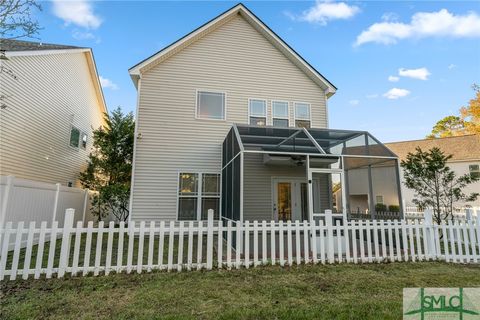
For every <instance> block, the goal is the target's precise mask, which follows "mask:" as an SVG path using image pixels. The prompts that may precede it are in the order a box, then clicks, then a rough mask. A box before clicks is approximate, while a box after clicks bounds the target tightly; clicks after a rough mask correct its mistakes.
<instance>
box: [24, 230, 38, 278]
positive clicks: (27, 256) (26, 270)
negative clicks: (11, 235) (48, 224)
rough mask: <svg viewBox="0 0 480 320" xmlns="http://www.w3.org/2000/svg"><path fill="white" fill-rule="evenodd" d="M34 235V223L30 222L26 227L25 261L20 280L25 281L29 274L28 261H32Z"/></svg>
mask: <svg viewBox="0 0 480 320" xmlns="http://www.w3.org/2000/svg"><path fill="white" fill-rule="evenodd" d="M34 235H35V221H31V222H30V225H29V226H28V234H27V247H26V249H25V259H24V261H23V275H22V279H23V280H27V279H28V274H29V272H30V261H31V259H32V246H33V236H34Z"/></svg>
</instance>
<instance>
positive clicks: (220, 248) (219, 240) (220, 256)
mask: <svg viewBox="0 0 480 320" xmlns="http://www.w3.org/2000/svg"><path fill="white" fill-rule="evenodd" d="M223 229H224V228H223V223H222V222H221V221H219V223H218V234H217V236H218V237H217V267H218V268H219V269H221V268H222V266H223V262H222V260H223Z"/></svg>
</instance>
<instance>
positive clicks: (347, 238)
mask: <svg viewBox="0 0 480 320" xmlns="http://www.w3.org/2000/svg"><path fill="white" fill-rule="evenodd" d="M349 229H350V228H349V225H348V221H347V220H344V221H343V235H344V237H345V261H347V263H350V234H349Z"/></svg>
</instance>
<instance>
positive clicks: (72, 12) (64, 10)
mask: <svg viewBox="0 0 480 320" xmlns="http://www.w3.org/2000/svg"><path fill="white" fill-rule="evenodd" d="M53 13H54V15H56V16H57V17H59V18H60V19H62V20H63V21H65V24H66V25H70V24H74V25H77V26H79V27H83V28H87V29H96V28H98V27H99V26H100V25H101V24H102V19H100V17H99V16H98V15H96V14H95V13H94V11H93V7H92V5H91V3H90V1H88V0H78V1H77V0H75V1H65V0H63V1H62V0H53Z"/></svg>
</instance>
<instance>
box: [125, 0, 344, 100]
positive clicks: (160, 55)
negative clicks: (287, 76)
mask: <svg viewBox="0 0 480 320" xmlns="http://www.w3.org/2000/svg"><path fill="white" fill-rule="evenodd" d="M237 14H238V15H240V16H242V17H243V18H244V19H245V20H246V21H247V22H248V23H249V24H250V25H251V26H252V27H253V28H254V29H256V30H257V31H258V32H260V34H262V35H263V36H264V37H265V38H266V39H267V40H268V41H270V43H272V45H273V46H275V47H276V48H277V49H278V50H280V51H281V52H282V53H283V54H284V55H285V56H286V57H287V58H288V59H289V60H290V61H291V62H292V63H293V64H295V65H296V66H297V67H298V68H300V69H301V70H302V71H303V72H304V73H305V74H306V75H307V76H308V77H309V78H310V79H312V80H313V81H314V82H315V83H316V84H317V85H319V86H320V87H321V88H323V89H324V90H325V92H326V93H327V96H328V97H330V96H332V95H333V94H335V92H336V90H337V88H336V87H335V86H334V85H333V84H332V83H331V82H330V81H328V80H327V79H326V78H325V77H324V76H323V75H322V74H321V73H320V72H318V71H317V70H316V69H315V68H314V67H313V66H312V65H310V64H309V63H308V62H307V61H306V60H305V59H303V58H302V57H301V56H300V55H299V54H298V53H297V52H296V51H295V50H293V49H292V48H291V47H290V46H289V45H288V44H287V43H286V42H285V41H283V40H282V39H281V38H280V37H279V36H278V35H277V34H276V33H275V32H273V31H272V30H271V29H270V28H269V27H268V26H267V25H266V24H265V23H263V22H262V21H261V20H260V19H259V18H258V17H257V16H255V15H254V14H253V13H252V12H251V11H250V10H248V9H247V7H245V6H244V5H243V4H242V3H239V4H237V5H235V6H234V7H232V8H230V9H228V10H227V11H225V12H224V13H222V14H220V15H218V16H217V17H215V18H213V19H212V20H210V21H209V22H207V23H205V24H204V25H202V26H200V27H199V28H197V29H195V30H193V31H192V32H190V33H189V34H187V35H185V36H184V37H182V38H180V39H179V40H177V41H175V42H174V43H172V44H170V45H168V46H166V47H165V48H163V49H162V50H160V51H158V52H157V53H155V54H153V55H152V56H150V57H148V58H146V59H144V60H143V61H141V62H139V63H137V64H136V65H134V66H133V67H131V68H130V69H129V70H128V71H129V73H130V76H131V78H132V80H133V82H134V84H135V86H137V82H138V79H139V78H140V74H141V73H143V72H145V71H147V70H149V69H151V68H152V67H154V66H155V65H157V64H159V63H161V62H162V61H164V60H165V59H167V58H168V57H170V56H172V55H174V54H175V53H177V52H179V51H181V50H182V49H184V48H185V47H187V46H188V45H189V44H191V43H193V42H195V41H197V40H199V39H200V38H202V37H203V36H205V35H206V34H208V33H210V32H212V31H213V30H215V29H217V28H218V27H220V26H221V25H223V24H224V23H225V22H227V21H229V20H230V19H231V18H232V17H234V16H236V15H237Z"/></svg>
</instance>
